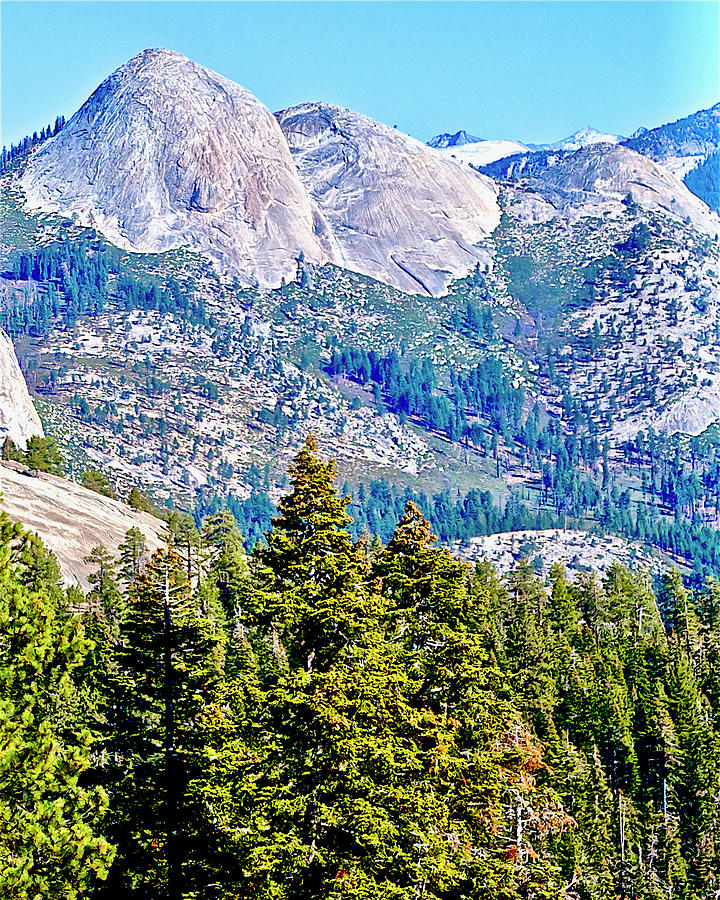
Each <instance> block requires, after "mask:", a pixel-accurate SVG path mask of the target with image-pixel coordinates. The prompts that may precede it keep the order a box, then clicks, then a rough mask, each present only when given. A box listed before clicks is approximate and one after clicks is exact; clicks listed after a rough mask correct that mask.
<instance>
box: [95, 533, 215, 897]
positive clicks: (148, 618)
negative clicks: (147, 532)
mask: <svg viewBox="0 0 720 900" xmlns="http://www.w3.org/2000/svg"><path fill="white" fill-rule="evenodd" d="M203 599H204V598H203V597H202V596H200V597H198V596H195V597H193V595H192V592H191V589H190V584H189V582H188V579H187V576H186V574H185V566H184V562H183V560H182V559H181V558H180V557H179V556H177V554H175V553H173V552H172V551H164V550H158V551H156V553H155V554H154V555H153V557H152V559H151V561H150V562H149V563H148V565H147V566H146V568H145V570H144V571H143V572H142V574H141V575H140V576H139V577H138V578H137V580H136V582H135V584H134V589H133V593H132V594H131V595H130V597H129V598H128V604H127V611H126V614H125V617H124V620H123V622H122V624H121V628H120V638H121V640H120V642H119V644H118V646H117V648H116V653H115V656H116V659H115V663H114V672H113V676H112V679H111V685H110V687H111V689H110V694H109V698H108V713H107V715H108V721H109V724H110V727H111V729H112V730H111V733H110V735H109V738H108V743H107V751H108V754H109V756H110V758H111V759H112V760H113V763H112V765H109V766H108V767H107V773H106V777H107V780H108V792H109V794H110V799H111V804H112V810H113V817H112V822H111V826H112V827H111V834H112V837H113V840H115V842H116V843H117V844H118V861H117V863H116V865H115V866H114V867H113V870H112V872H111V874H110V878H109V880H108V883H107V887H106V892H107V896H108V897H113V896H117V892H124V893H126V894H127V895H128V896H132V897H147V898H153V900H156V898H163V897H164V898H168V900H176V898H179V897H180V896H182V893H183V886H184V883H185V880H186V876H185V872H184V870H183V863H184V860H185V858H186V855H187V850H186V842H187V840H188V839H189V837H190V835H192V833H193V831H194V827H193V825H192V812H191V810H190V809H189V808H188V806H187V804H186V802H185V791H186V787H187V784H188V782H189V780H190V779H191V778H192V777H193V775H194V774H195V772H196V767H197V764H198V759H199V756H200V752H201V748H200V747H199V746H198V743H197V729H196V726H195V722H196V719H197V717H198V716H199V715H200V714H201V713H202V711H203V710H204V708H205V707H206V705H210V704H212V703H213V702H214V697H215V694H214V691H215V687H216V685H217V682H218V680H219V678H220V673H221V671H222V656H223V652H224V633H223V629H222V623H221V622H218V621H217V619H216V618H215V617H214V613H215V612H216V610H215V609H212V610H207V609H206V610H205V611H203V609H202V608H201V607H202V605H203ZM103 896H105V894H103Z"/></svg>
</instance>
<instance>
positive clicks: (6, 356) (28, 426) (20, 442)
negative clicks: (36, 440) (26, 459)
mask: <svg viewBox="0 0 720 900" xmlns="http://www.w3.org/2000/svg"><path fill="white" fill-rule="evenodd" d="M42 433H43V427H42V423H41V422H40V417H39V416H38V414H37V412H36V411H35V407H34V406H33V404H32V400H31V399H30V394H29V393H28V389H27V385H26V384H25V378H24V377H23V373H22V371H21V369H20V365H19V364H18V361H17V356H16V355H15V348H14V347H13V345H12V341H11V340H10V338H9V337H8V336H7V335H6V334H5V332H4V331H3V330H2V329H0V444H1V443H2V442H3V441H4V440H5V438H6V437H9V438H10V440H11V441H13V442H14V443H15V444H17V446H18V447H22V449H23V450H24V449H25V448H26V446H27V441H28V438H31V437H32V436H33V435H36V434H37V435H42Z"/></svg>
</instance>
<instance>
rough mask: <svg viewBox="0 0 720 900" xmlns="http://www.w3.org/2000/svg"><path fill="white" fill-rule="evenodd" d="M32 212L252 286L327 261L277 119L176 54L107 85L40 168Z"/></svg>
mask: <svg viewBox="0 0 720 900" xmlns="http://www.w3.org/2000/svg"><path fill="white" fill-rule="evenodd" d="M22 186H23V188H24V190H25V192H26V195H27V199H28V202H29V204H30V206H31V207H32V208H37V209H42V210H48V211H55V212H59V213H62V214H65V215H67V214H69V213H73V214H77V215H78V216H79V217H80V219H81V220H82V221H83V222H86V223H88V224H92V225H94V226H96V227H97V228H98V229H99V230H100V231H102V232H103V233H104V234H105V235H106V236H107V237H108V238H109V239H110V240H111V241H113V243H115V244H117V245H118V246H120V247H123V248H125V249H130V250H136V251H143V252H156V251H160V250H168V249H174V248H178V247H189V248H191V249H193V250H199V251H202V252H205V253H208V254H209V255H211V256H212V257H214V258H215V259H216V260H219V261H220V262H221V263H223V264H224V265H226V266H228V267H230V268H231V269H233V270H234V271H236V272H237V273H238V274H240V275H241V276H244V278H245V279H246V280H247V281H248V282H250V283H255V282H257V283H258V284H260V285H266V286H277V285H279V284H280V283H281V281H282V280H283V278H284V279H288V278H294V277H295V274H296V271H297V264H296V259H297V256H298V254H299V253H300V251H302V252H303V253H304V254H305V257H306V258H307V259H310V260H316V261H320V262H323V261H325V260H326V259H327V254H326V252H325V250H324V249H323V247H322V246H321V242H320V240H319V239H318V237H317V235H316V228H317V230H322V224H321V223H320V222H318V221H316V219H315V217H314V215H313V209H312V205H311V203H310V200H309V198H308V196H307V193H306V192H305V190H304V188H303V186H302V184H301V183H300V180H299V178H298V174H297V171H296V169H295V167H294V165H293V162H292V159H291V157H290V153H289V150H288V147H287V144H286V142H285V139H284V138H283V135H282V132H281V131H280V128H279V127H278V124H277V122H276V120H275V118H274V117H273V116H272V115H271V113H270V112H269V111H268V110H267V109H266V108H265V107H264V106H263V105H262V104H261V103H260V101H259V100H257V98H256V97H254V96H253V95H252V94H251V93H250V92H249V91H247V90H245V89H244V88H242V87H240V86H239V85H237V84H234V83H233V82H232V81H229V80H228V79H226V78H223V77H222V76H220V75H217V74H215V73H214V72H211V71H210V70H208V69H205V68H203V67H202V66H199V65H197V64H196V63H194V62H191V61H190V60H188V59H186V58H185V57H184V56H182V55H180V54H179V53H173V52H171V51H168V50H146V51H144V52H143V53H141V54H140V55H138V56H136V57H135V58H133V59H131V60H130V61H129V62H128V63H126V64H125V65H123V66H122V67H121V68H119V69H118V70H117V71H115V72H114V73H113V74H112V75H110V77H109V78H107V79H106V80H105V81H104V82H103V83H102V84H101V85H100V87H99V88H98V89H97V90H96V91H95V93H94V94H93V95H92V96H91V97H90V99H89V100H88V101H87V102H86V103H85V104H84V105H83V106H82V107H81V108H80V110H79V111H78V112H77V113H75V115H74V116H73V117H72V118H71V119H70V121H69V122H68V123H67V125H66V126H65V127H64V128H63V129H62V131H61V132H60V133H59V134H58V135H57V136H55V137H53V138H52V139H51V140H49V141H47V142H46V143H45V144H43V145H42V146H41V148H40V149H39V150H38V151H37V152H36V153H35V154H34V156H33V158H32V159H31V160H30V162H29V164H28V166H27V170H26V172H25V175H24V177H23V179H22Z"/></svg>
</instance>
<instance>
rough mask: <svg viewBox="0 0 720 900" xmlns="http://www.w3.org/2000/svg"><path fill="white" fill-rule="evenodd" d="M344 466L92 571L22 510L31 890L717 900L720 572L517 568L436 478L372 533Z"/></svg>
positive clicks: (11, 727) (16, 576)
mask: <svg viewBox="0 0 720 900" xmlns="http://www.w3.org/2000/svg"><path fill="white" fill-rule="evenodd" d="M334 475H335V470H334V464H333V463H332V462H326V461H324V460H323V459H322V458H321V457H320V456H319V455H318V453H317V450H316V447H315V444H314V442H313V440H312V439H308V441H307V442H306V444H305V446H304V447H303V449H302V450H301V451H300V453H299V454H298V456H297V458H296V459H295V462H294V463H293V465H292V467H291V469H290V479H291V490H290V493H289V494H288V495H287V496H285V497H284V498H283V500H282V501H281V502H280V504H279V509H278V511H277V515H276V516H275V518H274V520H273V523H272V528H271V530H270V531H269V532H268V534H267V537H266V539H265V540H263V541H260V542H259V543H257V544H256V547H255V549H254V551H253V552H252V553H251V554H248V553H247V552H246V550H245V549H244V536H243V535H242V534H241V533H240V532H239V531H238V529H237V525H236V522H235V520H234V519H233V517H232V516H230V515H229V514H228V513H225V512H219V513H213V514H209V515H208V516H207V517H206V518H205V520H204V521H203V522H202V524H201V526H200V528H199V529H197V528H196V527H195V524H194V522H193V521H192V519H191V518H190V517H187V516H185V517H182V516H175V517H174V518H173V519H171V521H170V523H169V524H170V535H171V537H170V543H169V546H168V548H167V549H165V550H159V551H157V552H156V553H155V554H154V555H153V556H152V557H151V558H148V554H147V553H146V551H145V546H144V539H143V536H142V534H141V533H140V532H139V531H138V530H137V529H132V530H131V531H130V532H128V534H127V536H126V540H125V542H124V543H123V544H122V546H121V547H120V548H119V551H118V554H117V557H114V556H113V555H112V554H111V553H110V552H108V550H107V549H105V548H103V547H97V548H95V549H94V550H93V552H92V553H91V555H90V557H89V562H90V563H91V565H92V575H91V584H90V590H89V592H88V593H87V595H84V596H83V595H82V594H81V593H80V592H79V591H77V590H74V589H69V590H64V589H63V588H62V587H61V586H60V583H59V575H58V569H57V565H56V563H55V562H54V560H53V557H52V556H51V555H50V554H48V553H47V551H46V550H44V548H43V547H42V545H41V544H40V543H39V542H38V541H37V539H34V538H33V537H32V536H30V535H28V534H27V533H26V532H24V531H23V529H22V528H20V527H19V526H17V525H14V524H13V523H11V522H10V521H9V520H8V518H7V516H6V515H5V514H0V685H2V688H1V692H0V704H2V712H3V715H2V717H1V719H0V731H2V733H3V736H4V738H3V740H2V741H0V813H1V814H0V891H1V892H2V896H3V897H7V898H9V900H30V898H37V897H43V898H48V900H52V898H71V897H93V898H108V900H109V898H117V897H126V898H146V900H150V898H152V900H161V898H168V900H179V898H184V900H185V898H186V900H190V898H217V900H221V898H222V900H229V898H234V900H237V898H243V897H253V898H258V897H260V898H273V900H275V898H287V900H291V898H292V900H295V898H298V900H299V898H303V900H305V898H340V897H343V898H353V900H355V898H357V900H360V898H363V900H371V898H372V900H374V898H393V900H400V898H415V897H417V896H428V897H435V898H438V900H441V898H442V900H449V898H456V900H465V898H467V900H471V898H473V900H475V898H477V900H520V898H537V900H540V898H543V900H545V898H547V900H551V898H557V900H561V898H563V900H615V898H617V897H623V898H630V897H633V898H644V900H660V898H666V897H681V898H687V900H691V898H692V900H705V898H707V900H710V898H711V897H716V896H717V892H718V880H717V879H718V869H719V866H718V862H719V859H718V857H719V855H720V843H719V841H720V806H719V804H718V797H719V796H720V584H718V582H717V581H715V580H712V579H708V580H706V581H705V582H704V583H703V584H702V586H700V587H699V588H698V589H697V590H688V589H686V587H684V586H683V583H682V580H681V579H680V577H679V576H678V575H676V574H673V573H671V574H668V575H667V576H665V577H664V578H663V579H662V581H661V583H660V585H659V588H658V589H657V590H656V591H654V590H653V589H652V586H651V584H650V583H649V582H648V580H647V578H646V576H644V575H643V574H642V572H629V571H627V570H625V569H622V568H621V567H619V566H614V567H613V568H612V569H611V570H610V571H609V572H608V573H607V575H606V577H605V578H604V579H603V580H602V581H600V580H599V579H598V578H597V577H596V576H593V575H591V574H589V575H587V576H586V577H580V578H579V579H578V580H577V581H574V582H569V581H568V579H567V577H566V575H565V573H564V572H563V570H562V569H561V568H560V567H555V568H554V569H553V571H552V573H551V576H550V578H549V579H548V581H547V582H546V583H543V582H541V581H539V580H538V579H537V578H536V577H535V576H534V575H533V574H532V572H531V571H530V569H529V567H527V566H526V565H524V564H520V565H518V567H517V568H516V569H515V570H514V571H513V572H511V573H510V574H509V575H508V576H507V577H506V578H504V579H500V578H499V577H498V575H497V573H496V572H495V571H493V569H492V568H491V567H490V566H489V565H488V564H487V563H484V562H480V563H478V564H477V565H475V566H470V565H468V564H467V563H464V562H461V561H458V560H456V559H454V558H453V557H452V556H451V554H450V553H449V551H447V550H444V549H441V548H439V547H438V546H437V545H436V543H435V538H434V535H433V534H432V530H431V527H430V525H429V523H428V521H427V520H426V519H425V517H424V516H423V514H422V512H421V511H420V510H419V509H418V507H417V506H416V505H415V504H414V503H413V502H412V501H408V502H407V503H406V506H405V509H404V510H403V511H402V514H401V517H400V519H399V521H398V522H397V523H396V525H395V527H394V530H393V532H392V534H391V535H390V536H389V538H388V539H386V540H384V541H379V540H375V541H373V542H368V540H367V539H365V538H363V537H356V536H353V534H352V533H351V530H350V529H351V526H352V521H351V518H350V516H349V514H348V505H349V498H348V497H347V496H341V495H339V494H338V493H337V491H336V490H335V487H334V485H333V479H334Z"/></svg>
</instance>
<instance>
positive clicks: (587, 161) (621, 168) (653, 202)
mask: <svg viewBox="0 0 720 900" xmlns="http://www.w3.org/2000/svg"><path fill="white" fill-rule="evenodd" d="M483 171H485V172H487V173H488V174H490V175H491V176H492V177H495V178H501V179H506V180H509V181H512V182H515V183H517V185H518V188H519V191H518V192H517V195H518V196H519V197H524V202H525V203H526V204H527V202H529V200H530V199H531V198H534V200H533V202H535V204H536V205H537V203H540V204H541V205H543V206H544V207H545V208H547V206H548V204H549V205H550V206H551V207H552V208H553V209H555V210H556V211H557V212H559V213H561V214H562V215H565V216H568V217H569V218H573V217H577V216H578V215H587V214H588V213H593V212H598V213H599V212H601V211H602V209H603V207H604V206H613V205H616V206H617V205H618V204H620V203H628V202H633V203H637V205H638V206H640V207H641V208H643V209H645V210H648V211H649V212H652V213H661V214H663V215H669V216H672V217H673V218H674V219H677V220H681V221H685V222H688V223H690V224H692V225H693V226H694V227H695V228H697V229H698V230H700V231H702V232H704V233H706V234H709V235H712V236H714V235H716V234H718V233H720V218H718V216H717V215H716V214H715V213H714V212H712V211H711V210H710V209H709V208H708V206H707V204H705V203H704V202H703V201H702V200H700V198H699V197H697V196H695V194H693V193H692V192H691V191H690V190H688V188H687V187H686V186H685V185H684V184H683V183H682V181H680V179H679V178H677V177H676V176H675V175H673V174H672V172H670V171H668V170H667V169H665V168H663V167H662V166H660V165H658V164H657V163H655V162H653V161H652V160H651V159H648V158H647V157H645V156H641V155H640V154H639V153H636V152H635V151H634V150H630V149H629V148H628V147H625V146H623V145H622V144H603V143H600V144H591V145H590V146H588V147H584V148H583V149H581V150H577V151H575V152H572V153H562V152H560V153H554V152H550V151H542V152H539V153H531V154H528V155H525V156H519V155H516V156H512V157H509V158H508V159H505V160H500V161H499V162H497V163H493V164H491V165H489V166H486V167H484V169H483Z"/></svg>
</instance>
